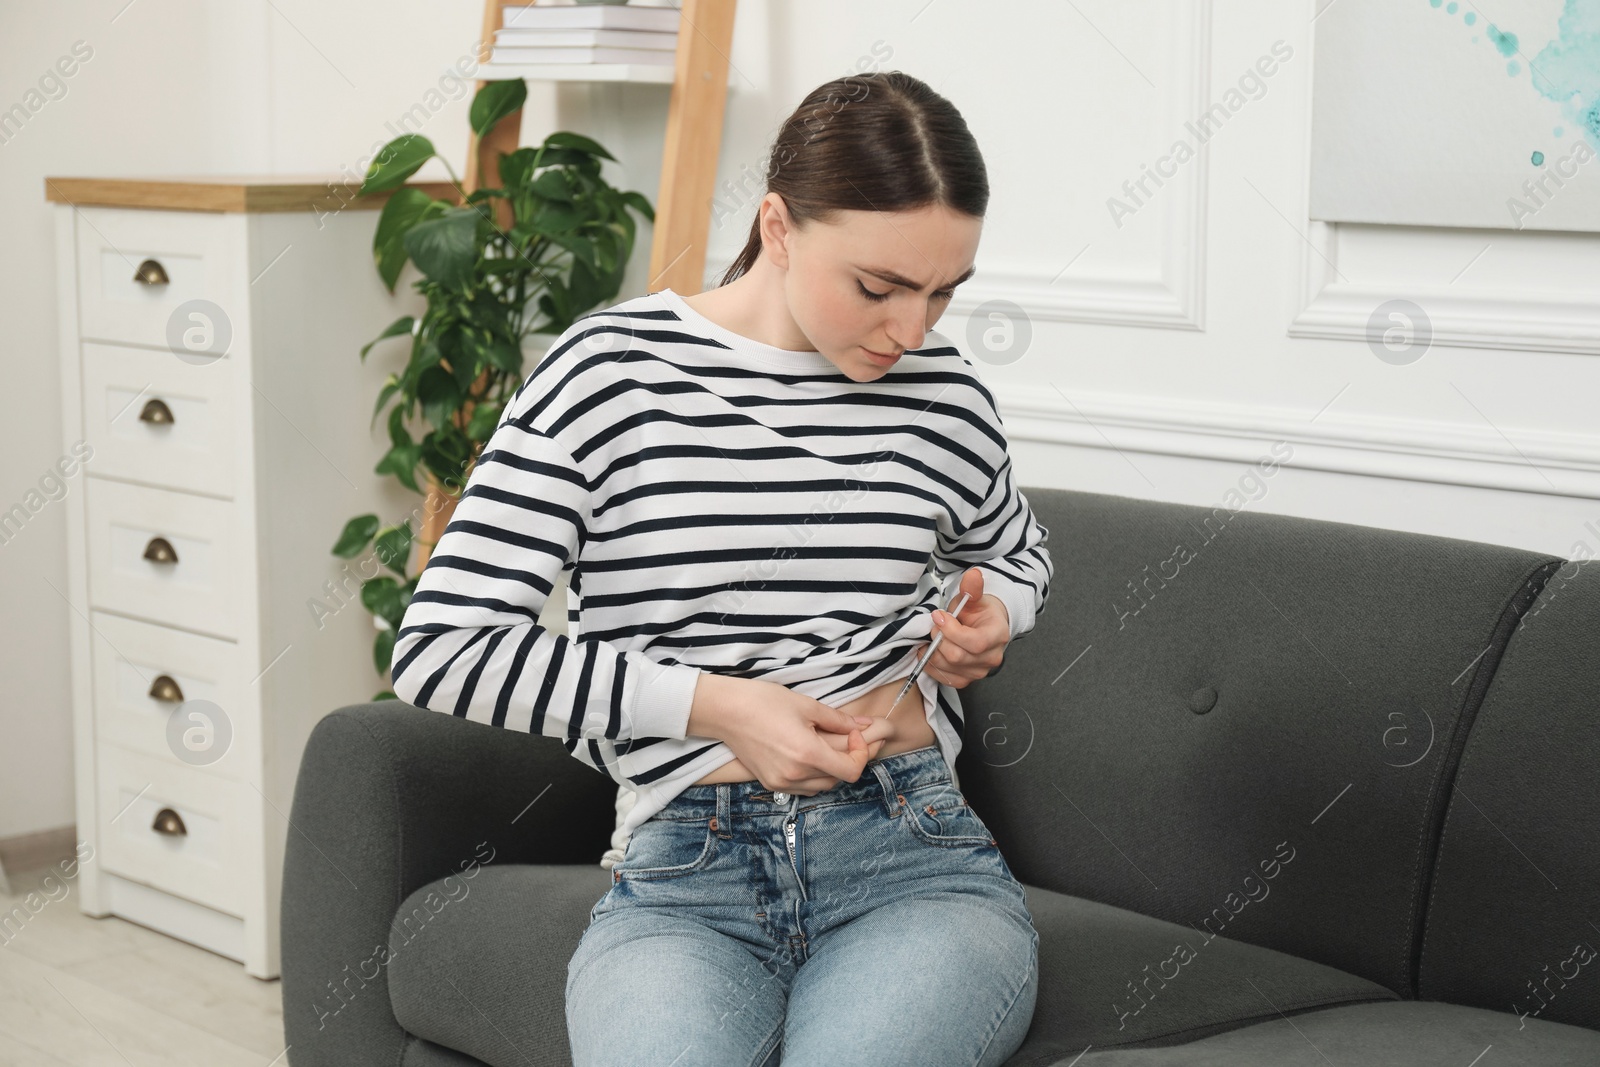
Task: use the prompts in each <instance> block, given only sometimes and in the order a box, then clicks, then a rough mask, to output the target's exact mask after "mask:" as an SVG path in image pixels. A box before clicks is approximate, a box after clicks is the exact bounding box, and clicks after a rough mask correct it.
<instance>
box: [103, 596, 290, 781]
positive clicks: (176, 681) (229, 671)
mask: <svg viewBox="0 0 1600 1067" xmlns="http://www.w3.org/2000/svg"><path fill="white" fill-rule="evenodd" d="M89 617H90V621H91V622H92V623H93V627H92V629H91V632H90V637H89V641H90V644H91V646H92V648H93V652H92V654H91V660H92V662H93V665H94V722H95V736H96V737H97V738H98V739H99V740H101V741H110V742H112V743H114V744H116V745H119V746H121V747H123V748H127V749H132V750H133V751H135V752H140V753H143V754H145V755H147V756H154V757H155V758H157V759H160V760H164V761H166V762H168V763H175V764H179V765H181V766H183V767H186V768H187V767H194V768H198V769H200V770H202V771H205V772H207V773H210V774H216V775H221V776H222V777H225V778H230V779H232V780H234V781H238V782H250V781H255V780H256V775H255V774H254V773H252V764H255V765H259V763H260V756H259V754H260V752H261V744H260V739H259V733H258V731H257V728H256V726H257V723H258V722H259V721H260V720H259V719H258V717H257V716H256V714H255V710H254V708H253V707H252V706H251V705H250V704H249V703H248V700H249V696H250V686H249V684H248V683H249V678H247V677H245V676H243V674H242V673H241V666H240V660H241V657H240V654H239V646H238V645H237V644H236V643H235V642H233V641H223V640H220V639H218V638H215V637H202V636H200V635H199V634H192V633H187V632H185V631H183V630H174V629H172V628H171V627H168V626H160V625H157V624H156V623H153V622H144V621H142V620H139V619H125V618H123V617H122V616H120V615H108V614H106V613H105V612H103V611H95V612H91V613H90V616H89Z"/></svg>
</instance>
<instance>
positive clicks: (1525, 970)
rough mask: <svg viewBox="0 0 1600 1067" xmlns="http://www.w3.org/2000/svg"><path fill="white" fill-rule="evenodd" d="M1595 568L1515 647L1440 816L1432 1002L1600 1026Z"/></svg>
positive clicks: (1530, 623) (1571, 572)
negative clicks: (1444, 812)
mask: <svg viewBox="0 0 1600 1067" xmlns="http://www.w3.org/2000/svg"><path fill="white" fill-rule="evenodd" d="M1597 758H1600V561H1595V560H1589V561H1588V562H1587V563H1583V564H1579V563H1577V562H1572V563H1568V564H1566V565H1564V566H1563V567H1561V569H1560V570H1558V571H1557V572H1556V573H1555V575H1554V576H1553V577H1552V578H1551V579H1550V581H1549V583H1548V584H1547V585H1546V586H1545V590H1544V593H1543V594H1542V595H1541V596H1540V598H1539V600H1538V602H1537V603H1536V604H1535V605H1534V607H1533V609H1532V610H1530V611H1529V612H1528V614H1527V615H1526V616H1525V617H1524V618H1523V621H1522V625H1521V627H1520V628H1519V629H1518V631H1517V633H1516V635H1515V636H1513V637H1512V639H1511V645H1510V647H1509V648H1507V649H1506V654H1505V658H1504V659H1503V660H1502V661H1501V663H1500V668H1499V670H1497V671H1496V672H1495V677H1494V682H1493V684H1492V685H1490V687H1489V692H1488V694H1487V696H1486V697H1485V698H1484V703H1483V708H1482V709H1481V710H1480V711H1479V712H1478V718H1477V721H1476V723H1474V725H1473V728H1472V735H1471V736H1470V737H1469V738H1468V739H1467V744H1466V749H1465V751H1464V752H1463V753H1462V758H1461V767H1460V769H1459V771H1457V773H1456V778H1455V787H1454V789H1453V791H1452V793H1451V796H1450V805H1449V812H1448V813H1447V815H1446V817H1445V825H1444V836H1443V838H1442V840H1441V843H1440V849H1439V858H1438V866H1437V871H1436V874H1435V876H1434V891H1433V897H1432V901H1431V902H1430V905H1429V907H1428V917H1427V928H1426V930H1425V931H1424V938H1423V944H1422V960H1421V980H1422V981H1421V990H1422V995H1423V996H1424V997H1427V998H1429V999H1437V1000H1449V1001H1453V1002H1456V1003H1461V1004H1472V1005H1476V1006H1479V1007H1486V1008H1496V1009H1499V1010H1501V1011H1514V1012H1516V1013H1517V1014H1519V1015H1531V1016H1535V1017H1537V1018H1541V1019H1553V1020H1555V1021H1557V1022H1566V1023H1575V1024H1577V1025H1580V1026H1589V1027H1595V1028H1600V847H1597V843H1596V840H1597V829H1600V770H1597V768H1596V763H1597Z"/></svg>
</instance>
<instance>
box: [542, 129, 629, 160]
mask: <svg viewBox="0 0 1600 1067" xmlns="http://www.w3.org/2000/svg"><path fill="white" fill-rule="evenodd" d="M544 143H545V144H547V145H560V146H562V147H565V148H575V149H577V150H578V151H580V152H587V153H589V154H590V155H592V156H599V157H600V158H601V159H609V160H612V161H615V160H616V158H617V157H616V156H614V155H612V154H611V153H610V152H607V151H606V150H605V149H604V148H601V147H600V142H598V141H592V140H590V139H589V138H587V137H585V136H584V135H583V134H581V133H573V132H572V131H571V130H557V131H556V132H555V133H552V134H551V135H550V136H549V137H546V138H545V139H544Z"/></svg>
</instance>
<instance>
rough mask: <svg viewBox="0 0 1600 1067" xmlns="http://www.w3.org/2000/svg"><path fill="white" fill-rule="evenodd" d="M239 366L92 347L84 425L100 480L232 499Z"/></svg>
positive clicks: (87, 351) (87, 356) (88, 348)
mask: <svg viewBox="0 0 1600 1067" xmlns="http://www.w3.org/2000/svg"><path fill="white" fill-rule="evenodd" d="M235 365H236V364H235V362H234V361H233V360H231V359H219V360H215V361H213V362H211V363H209V364H206V365H203V366H197V365H196V364H194V363H192V362H189V361H187V360H181V359H178V358H176V357H174V356H173V355H172V353H170V352H154V351H150V350H148V349H143V348H128V347H120V346H113V345H104V344H96V343H93V342H85V343H84V345H83V424H84V435H85V437H86V439H87V440H88V442H89V444H91V445H92V446H94V459H93V461H92V462H93V464H94V470H95V473H97V474H102V475H108V476H110V477H114V478H131V479H134V480H136V481H141V482H151V483H154V484H157V485H161V486H168V487H171V488H173V489H189V490H193V491H194V492H197V493H212V494H215V495H217V496H223V497H229V498H231V497H232V496H233V495H234V492H235V487H234V453H235V448H234V441H235V437H236V434H237V429H238V426H237V422H236V420H235V418H234V410H235V409H234V402H233V398H234V377H233V375H234V367H235Z"/></svg>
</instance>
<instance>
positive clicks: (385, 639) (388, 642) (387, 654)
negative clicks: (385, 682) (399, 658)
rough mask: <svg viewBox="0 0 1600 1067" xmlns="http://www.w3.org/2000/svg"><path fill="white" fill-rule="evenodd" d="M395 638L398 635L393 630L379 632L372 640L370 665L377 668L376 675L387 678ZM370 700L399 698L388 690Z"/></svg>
mask: <svg viewBox="0 0 1600 1067" xmlns="http://www.w3.org/2000/svg"><path fill="white" fill-rule="evenodd" d="M396 636H398V635H397V634H396V633H395V632H394V631H393V630H381V631H379V633H378V635H377V636H376V637H374V638H373V639H372V665H373V666H374V667H377V668H378V673H379V674H381V675H383V676H384V677H385V678H387V677H388V676H389V668H390V667H391V666H392V663H393V660H394V639H395V637H396ZM372 699H373V700H374V701H379V700H399V699H400V698H399V697H397V696H395V695H394V693H393V692H391V691H390V690H387V689H385V690H384V691H383V692H381V693H379V694H378V695H377V696H375V697H373V698H372Z"/></svg>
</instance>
